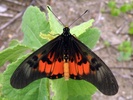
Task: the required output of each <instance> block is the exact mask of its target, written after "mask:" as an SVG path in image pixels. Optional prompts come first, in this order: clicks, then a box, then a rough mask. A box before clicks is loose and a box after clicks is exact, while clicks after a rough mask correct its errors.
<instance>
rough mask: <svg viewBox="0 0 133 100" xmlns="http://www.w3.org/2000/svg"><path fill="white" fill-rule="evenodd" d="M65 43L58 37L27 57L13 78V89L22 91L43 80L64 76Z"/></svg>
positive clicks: (11, 80)
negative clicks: (32, 83) (36, 81)
mask: <svg viewBox="0 0 133 100" xmlns="http://www.w3.org/2000/svg"><path fill="white" fill-rule="evenodd" d="M62 41H63V39H62V37H61V36H58V37H56V38H55V39H53V40H52V41H50V42H48V43H47V44H45V45H44V46H42V47H41V48H40V49H38V50H37V51H35V52H34V53H32V54H31V55H30V56H29V57H27V58H26V59H25V60H24V61H23V62H22V63H21V64H20V65H19V67H18V68H17V69H16V70H15V71H14V73H13V75H12V76H11V79H10V83H11V85H12V87H14V88H17V89H20V88H24V87H26V86H27V85H28V84H30V83H31V82H33V81H35V80H37V79H40V78H43V77H48V78H52V79H55V78H60V77H62V76H63V58H61V56H62V55H63V54H62V52H61V51H63V50H62V49H63V47H62V46H63V45H62V44H61V43H62Z"/></svg>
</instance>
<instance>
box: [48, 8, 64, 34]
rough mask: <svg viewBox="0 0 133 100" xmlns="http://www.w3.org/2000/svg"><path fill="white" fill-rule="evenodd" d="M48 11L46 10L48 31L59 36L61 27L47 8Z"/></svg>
mask: <svg viewBox="0 0 133 100" xmlns="http://www.w3.org/2000/svg"><path fill="white" fill-rule="evenodd" d="M48 7H49V8H50V9H47V10H48V16H49V24H50V29H51V30H52V32H53V33H55V34H61V33H62V32H63V31H62V30H63V26H62V25H61V24H60V23H59V22H58V21H57V18H55V16H54V15H53V13H52V12H51V11H52V10H51V7H50V6H48Z"/></svg>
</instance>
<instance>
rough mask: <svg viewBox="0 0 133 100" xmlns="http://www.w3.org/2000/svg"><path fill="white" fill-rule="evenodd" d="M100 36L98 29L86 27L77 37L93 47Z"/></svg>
mask: <svg viewBox="0 0 133 100" xmlns="http://www.w3.org/2000/svg"><path fill="white" fill-rule="evenodd" d="M99 38H100V31H99V30H98V29H96V28H90V29H87V30H86V31H85V32H84V33H83V34H81V35H79V37H78V39H79V40H80V41H82V42H83V43H84V44H86V45H87V46H88V47H89V48H91V49H92V48H93V47H94V46H95V45H96V43H97V41H98V40H99Z"/></svg>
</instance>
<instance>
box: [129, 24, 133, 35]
mask: <svg viewBox="0 0 133 100" xmlns="http://www.w3.org/2000/svg"><path fill="white" fill-rule="evenodd" d="M128 32H129V34H130V35H133V22H131V23H130V25H129V29H128Z"/></svg>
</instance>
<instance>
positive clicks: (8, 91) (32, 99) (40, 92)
mask: <svg viewBox="0 0 133 100" xmlns="http://www.w3.org/2000/svg"><path fill="white" fill-rule="evenodd" d="M26 57H27V55H26V56H23V57H22V58H20V59H18V60H17V61H16V62H13V63H12V64H10V65H9V66H8V67H7V69H6V71H5V72H4V74H3V88H2V93H3V95H5V96H6V97H7V98H8V99H10V98H11V100H48V98H47V97H48V88H47V87H46V86H47V84H48V80H47V79H40V80H37V81H34V82H32V83H31V84H29V85H28V86H27V87H25V88H23V89H14V88H13V87H12V86H11V85H10V78H11V75H12V74H13V72H14V70H15V69H16V68H17V67H18V65H19V64H20V63H21V62H22V61H23V60H24V59H25V58H26Z"/></svg>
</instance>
